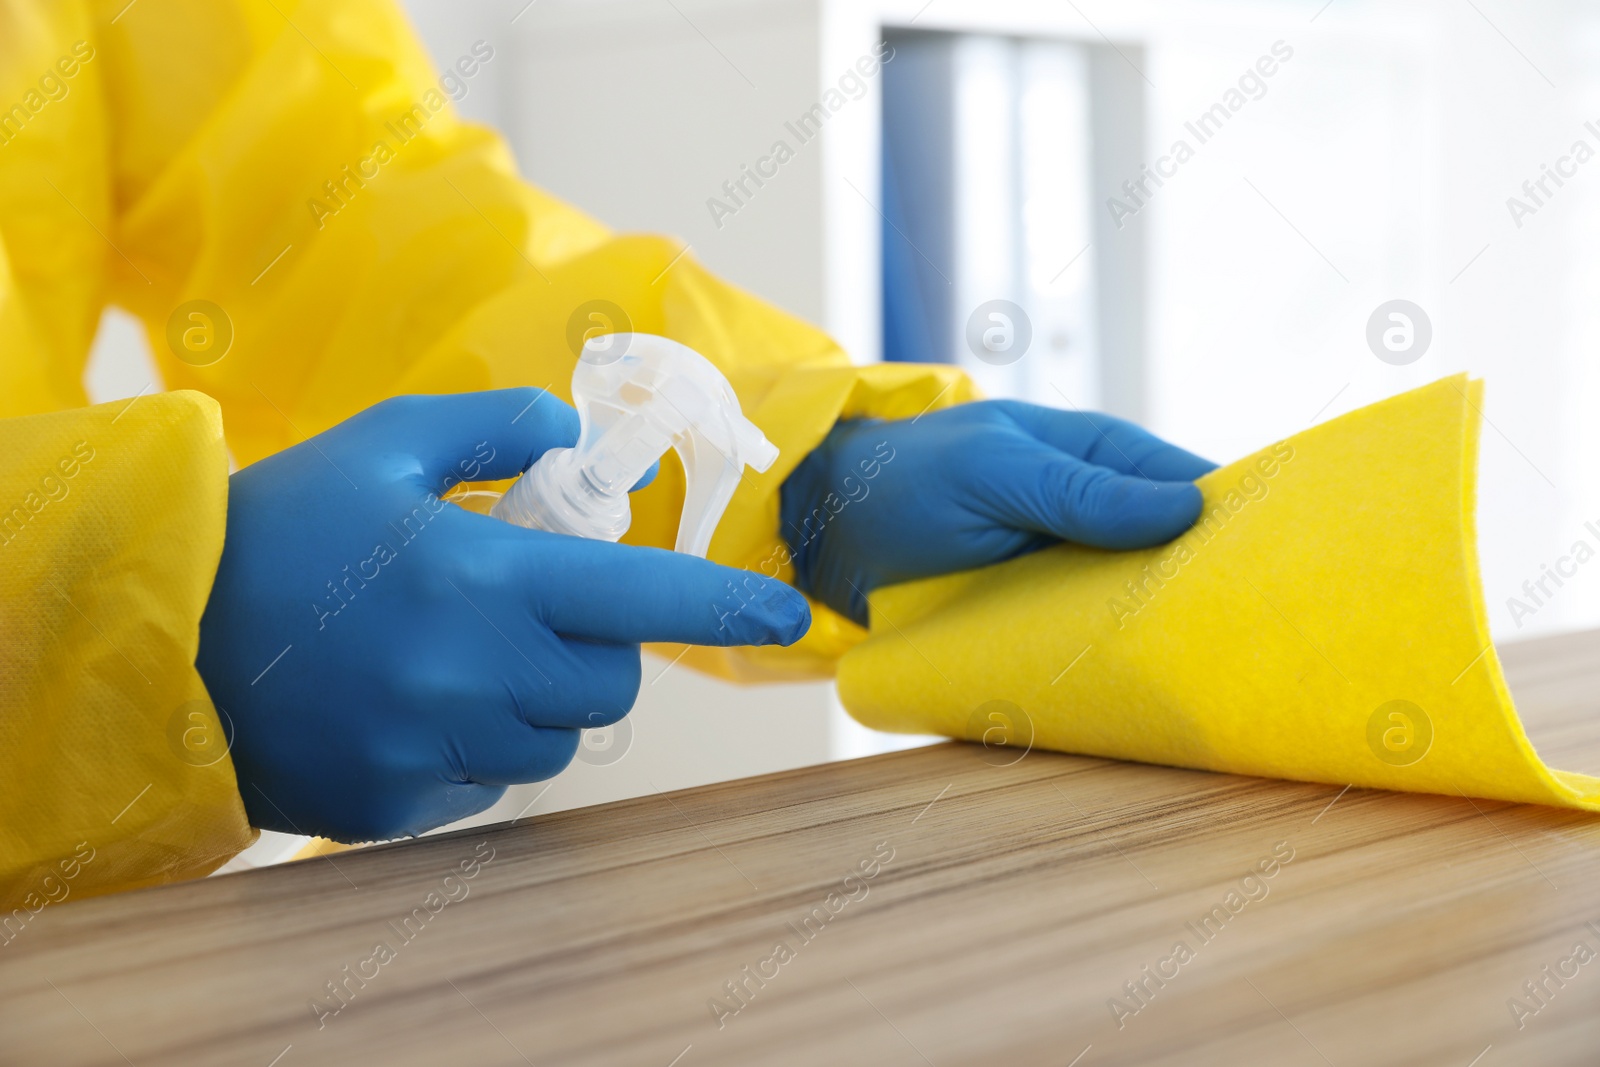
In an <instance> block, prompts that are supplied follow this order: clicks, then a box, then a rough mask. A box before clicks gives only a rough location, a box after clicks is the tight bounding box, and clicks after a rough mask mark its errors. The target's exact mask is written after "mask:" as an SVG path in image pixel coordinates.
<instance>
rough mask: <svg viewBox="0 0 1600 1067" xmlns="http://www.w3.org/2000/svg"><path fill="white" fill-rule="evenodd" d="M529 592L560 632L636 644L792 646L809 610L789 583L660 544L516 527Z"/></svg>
mask: <svg viewBox="0 0 1600 1067" xmlns="http://www.w3.org/2000/svg"><path fill="white" fill-rule="evenodd" d="M516 533H517V534H519V535H521V536H519V537H517V538H515V540H514V542H513V543H512V544H511V545H509V546H508V547H510V548H511V549H512V550H513V551H515V552H517V554H518V556H519V557H520V561H521V566H519V567H516V568H514V571H513V573H520V574H522V575H523V580H525V581H526V582H527V590H528V594H529V596H531V597H534V598H535V600H536V607H537V610H538V611H539V612H540V613H541V615H542V616H543V618H544V620H545V622H546V623H547V624H548V625H549V626H550V628H551V629H553V630H555V631H556V632H557V633H560V634H563V635H564V636H567V637H583V638H588V639H590V640H594V641H611V642H617V643H623V644H642V643H644V642H647V641H671V642H682V643H684V644H691V645H719V646H727V645H774V644H776V645H790V644H793V643H794V642H795V641H798V640H799V639H800V638H801V637H802V636H803V635H804V634H805V632H806V630H807V629H809V628H810V625H811V609H810V606H809V605H808V604H807V603H806V599H805V597H803V596H801V595H800V593H799V592H798V591H796V590H795V589H794V588H792V587H791V586H789V585H787V584H785V583H784V582H780V581H778V580H777V579H775V578H768V577H766V576H764V575H760V574H756V573H755V572H753V571H742V570H736V569H734V568H732V567H724V566H721V565H720V564H716V563H711V562H709V561H707V560H703V559H699V558H697V557H695V556H687V555H684V554H682V553H678V552H670V551H667V550H666V549H660V548H644V547H640V546H637V545H622V544H612V543H610V542H607V541H588V540H584V539H582V538H576V537H565V536H562V535H559V534H548V533H543V532H541V531H537V530H517V531H516Z"/></svg>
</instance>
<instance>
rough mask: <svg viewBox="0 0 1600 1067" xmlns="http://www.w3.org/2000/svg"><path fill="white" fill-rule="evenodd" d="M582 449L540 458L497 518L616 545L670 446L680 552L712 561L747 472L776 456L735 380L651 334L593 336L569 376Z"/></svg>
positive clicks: (694, 354) (499, 505) (765, 466)
mask: <svg viewBox="0 0 1600 1067" xmlns="http://www.w3.org/2000/svg"><path fill="white" fill-rule="evenodd" d="M572 403H573V406H574V407H576V408H577V409H578V420H579V433H578V444H577V446H576V447H574V448H553V449H551V450H550V451H548V452H546V453H545V454H544V455H543V456H541V457H540V458H539V459H538V461H537V462H535V463H534V465H533V466H532V467H529V468H528V470H527V472H526V473H525V474H523V476H522V477H521V478H518V479H517V480H516V481H515V482H514V483H512V486H511V488H510V489H509V490H507V492H506V494H505V495H504V496H503V497H501V498H500V500H499V501H498V502H497V503H496V504H495V505H494V508H493V509H492V511H491V512H490V514H492V515H494V516H495V517H496V518H499V519H504V520H506V521H507V522H513V523H516V524H517V525H518V526H526V527H529V528H530V529H535V530H548V531H550V532H551V533H562V534H572V535H574V536H577V537H588V538H594V539H596V540H602V541H615V540H617V539H618V538H620V537H621V536H622V535H623V534H624V533H626V532H627V530H628V525H629V523H631V522H632V521H633V515H632V512H631V511H630V509H629V506H628V490H629V489H631V488H633V486H634V484H635V483H636V482H638V480H639V479H640V478H641V477H643V476H644V473H645V471H647V470H649V469H650V464H652V463H654V462H655V461H656V460H657V459H659V458H660V457H661V456H662V455H663V454H665V452H666V451H667V449H668V448H673V449H676V450H677V453H678V458H679V459H681V460H682V461H683V473H684V477H685V483H686V490H685V493H684V500H683V517H682V519H681V520H680V521H679V523H678V543H677V545H676V546H675V547H676V548H677V550H678V551H679V552H685V553H688V554H689V555H691V556H700V557H702V558H704V557H705V554H706V551H707V550H708V549H709V548H710V547H711V535H712V533H713V532H714V531H715V530H716V528H717V523H718V522H719V521H720V520H721V518H722V512H723V511H724V509H726V508H727V506H728V501H729V500H730V499H732V497H733V491H734V490H735V489H736V488H738V485H739V479H740V478H741V477H743V476H744V468H745V467H747V466H748V467H752V468H754V469H755V470H757V471H765V470H767V469H768V468H769V467H771V466H772V464H773V462H774V461H776V460H777V458H778V449H777V447H776V446H775V445H773V444H772V442H771V441H768V440H767V438H766V436H765V435H764V434H762V432H761V430H760V429H759V428H758V427H757V426H756V425H755V424H754V423H752V422H751V421H750V420H749V419H747V418H745V417H744V415H743V413H742V412H741V411H740V409H739V398H738V397H737V396H735V395H734V392H733V387H732V386H730V385H729V384H728V379H726V378H724V377H723V376H722V372H721V371H719V370H717V368H716V367H715V366H713V365H712V364H711V362H710V361H709V360H707V359H706V358H705V357H704V356H702V355H700V354H699V353H698V352H696V351H694V350H693V349H691V348H687V347H685V346H684V345H681V344H679V343H678V342H676V341H670V340H668V339H667V338H665V337H657V336H655V335H653V334H646V333H613V334H602V335H598V336H595V337H591V338H589V340H588V341H587V342H585V343H584V346H583V354H582V355H581V356H580V358H579V360H578V366H577V368H576V369H575V370H574V371H573V372H572Z"/></svg>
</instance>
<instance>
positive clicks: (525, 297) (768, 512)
mask: <svg viewBox="0 0 1600 1067" xmlns="http://www.w3.org/2000/svg"><path fill="white" fill-rule="evenodd" d="M119 7H120V5H119V4H117V3H108V4H106V5H105V6H103V7H102V8H100V11H101V13H102V17H103V18H105V19H107V20H109V17H110V15H111V14H112V13H114V12H115V11H116V10H117V9H118V8H119ZM102 32H103V34H104V41H105V45H104V52H105V54H106V58H105V61H104V64H103V68H104V70H105V72H106V76H107V78H108V79H109V81H110V87H109V89H108V91H107V94H106V96H107V99H108V101H110V106H111V108H112V112H113V114H112V121H111V123H110V126H111V128H113V129H115V130H117V131H119V134H120V139H119V140H118V141H117V142H116V146H115V151H114V153H113V167H114V172H115V175H116V178H115V183H114V185H115V189H116V195H115V199H116V200H117V201H118V202H121V203H125V204H126V205H127V208H126V211H125V212H124V213H123V215H122V218H121V220H120V230H119V233H120V237H121V247H122V249H123V250H124V251H125V252H126V253H127V256H128V262H126V263H122V262H120V261H113V263H112V266H113V268H115V279H116V282H115V285H116V293H117V296H118V298H119V299H120V300H121V301H122V302H123V303H124V304H126V305H128V306H130V307H133V308H135V309H137V310H138V312H139V314H140V315H141V316H142V317H143V318H144V320H145V322H146V325H147V328H148V330H149V332H150V336H151V342H152V346H153V347H154V348H155V349H156V350H157V352H158V354H159V357H160V359H161V369H162V374H163V377H164V379H165V380H166V382H167V383H168V384H169V385H172V386H178V387H189V388H195V389H200V390H203V391H204V392H206V393H208V394H209V395H211V396H214V397H216V398H217V399H218V400H219V401H220V403H221V404H222V407H223V411H224V413H225V415H226V426H227V434H228V443H229V445H230V446H231V447H232V449H233V452H234V455H235V457H236V458H237V459H238V460H239V462H241V463H247V462H250V461H251V460H254V459H257V458H259V457H261V456H264V455H267V454H270V453H272V452H274V451H277V450H278V449H281V448H283V447H285V446H287V445H290V444H292V443H294V442H296V441H298V440H301V439H302V438H303V437H304V436H306V435H309V434H313V433H316V432H318V431H320V430H323V429H326V428H327V427H329V426H331V425H333V424H335V423H337V422H339V421H341V420H343V419H345V418H347V417H349V416H350V415H352V414H354V413H355V412H357V411H359V410H361V409H362V408H365V407H367V406H368V405H370V404H372V403H375V402H376V401H378V400H381V399H383V398H384V397H386V396H390V395H393V394H395V393H403V392H461V391H466V390H473V389H492V388H501V387H506V386H513V385H534V386H539V387H545V388H549V389H550V390H551V391H552V392H554V393H556V394H558V395H560V396H562V397H563V398H567V399H570V397H569V395H568V394H569V385H570V381H571V376H572V368H573V366H574V363H575V360H576V351H577V347H578V344H580V343H581V339H582V333H583V330H584V329H586V328H590V327H592V326H596V325H600V324H606V323H610V324H612V325H615V326H622V325H627V326H631V328H633V329H635V330H642V331H647V332H652V333H660V334H664V335H666V336H668V337H672V338H674V339H676V340H679V341H682V342H683V343H685V344H687V345H689V346H690V347H692V348H695V349H696V350H698V351H700V352H701V353H702V354H704V355H705V356H707V357H708V358H709V359H711V360H713V361H714V362H716V363H717V364H718V365H719V366H720V367H721V368H722V370H723V371H724V372H725V373H726V374H727V375H728V377H729V379H730V381H731V382H732V383H733V386H734V389H735V391H736V392H737V393H738V395H739V398H740V401H741V403H742V405H743V407H744V409H745V412H746V414H747V415H749V416H750V417H751V418H752V419H753V420H754V421H755V422H756V423H757V425H759V426H761V427H762V429H763V430H764V431H765V432H766V434H767V436H768V437H769V438H770V439H771V440H772V441H773V442H774V443H775V444H777V445H778V446H779V448H780V449H781V450H782V456H781V458H780V460H779V462H778V463H777V465H776V466H775V467H774V468H773V469H772V470H770V471H768V472H767V473H766V474H765V475H762V476H759V477H757V476H754V475H753V473H752V474H749V475H748V476H747V477H746V479H745V481H744V483H743V484H742V485H741V487H740V489H739V491H738V493H737V494H736V495H735V497H734V499H733V502H732V504H731V505H730V507H729V510H728V513H727V516H726V518H725V519H724V520H723V524H722V527H721V529H720V530H719V531H718V536H717V538H716V540H715V541H714V542H713V545H712V551H711V556H712V558H713V559H716V560H718V561H719V562H723V563H728V564H731V565H734V566H739V567H748V568H758V569H764V570H766V571H767V573H769V574H772V575H775V576H780V577H785V578H789V577H792V572H791V569H790V568H789V567H788V565H787V561H786V558H785V556H786V553H785V550H784V548H783V543H782V539H781V538H780V536H779V532H778V496H777V494H778V489H779V487H780V486H781V485H782V483H783V479H784V477H785V476H786V475H787V474H788V472H789V471H790V470H792V469H793V468H794V466H795V465H796V464H798V463H799V462H800V460H801V459H803V458H804V456H805V455H806V454H807V453H808V452H809V451H810V450H811V448H813V447H814V446H815V445H816V444H817V443H818V442H819V441H820V440H821V439H822V437H823V436H824V435H825V434H826V433H827V431H828V430H829V428H831V427H832V425H833V423H834V421H835V420H836V419H838V418H840V417H853V416H866V415H877V416H884V417H895V416H904V417H909V416H913V415H916V414H917V413H918V412H920V411H922V410H926V409H928V408H930V407H934V406H943V405H948V404H952V403H956V402H958V401H962V400H967V399H971V397H972V395H973V392H972V387H971V385H970V383H969V382H968V381H967V379H966V378H965V377H964V376H963V375H961V374H960V373H959V372H958V371H956V370H954V369H952V368H949V367H929V366H911V365H900V366H874V367H859V368H858V367H855V366H852V365H851V363H850V361H849V359H848V358H847V357H846V356H845V354H844V353H843V352H842V351H841V350H840V349H839V348H838V347H837V346H836V345H834V344H833V343H832V342H831V341H829V340H828V338H827V337H826V336H825V335H823V334H822V333H821V332H820V331H819V330H817V329H815V328H812V327H810V326H808V325H806V324H805V323H802V322H800V321H798V320H797V319H795V318H793V317H791V316H788V315H786V314H784V313H782V312H780V311H778V310H776V309H775V308H773V307H771V306H769V305H767V304H765V303H763V302H762V301H760V300H757V299H755V298H754V297H751V296H749V295H747V294H745V293H743V292H740V291H739V290H738V289H736V288H734V287H732V286H730V285H727V284H725V283H723V282H720V281H718V280H717V279H716V278H714V277H712V276H711V275H710V274H708V273H707V272H706V271H705V270H703V269H702V268H701V267H699V265H698V264H696V263H695V261H694V260H693V258H692V257H691V256H689V255H686V254H684V252H685V250H684V249H683V247H682V246H681V245H680V244H679V243H677V242H675V241H671V240H668V239H663V238H656V237H627V236H620V237H619V236H613V235H611V234H610V233H608V231H607V230H606V229H605V228H604V227H603V226H601V225H600V224H599V223H597V222H594V221H593V220H591V219H588V218H587V217H585V216H584V215H582V214H581V213H579V212H578V211H576V210H574V209H573V208H571V207H568V206H566V205H564V204H561V203H559V202H557V201H555V200H554V199H552V198H550V197H549V196H546V195H545V194H543V193H540V192H539V191H537V190H535V189H533V188H532V187H530V186H528V185H527V184H526V183H524V182H522V181H521V180H520V179H519V178H518V176H517V173H516V169H515V165H514V163H513V161H512V158H511V155H510V153H509V151H508V150H507V148H506V146H505V144H504V143H503V142H502V141H501V140H500V139H499V138H498V137H496V136H494V135H493V134H491V133H489V132H488V131H485V130H483V129H481V128H478V127H474V126H471V125H469V124H465V123H463V122H461V121H460V120H459V119H458V118H457V117H456V116H455V114H454V112H453V110H452V107H451V103H450V99H449V98H450V95H451V93H452V92H458V91H460V87H461V86H463V85H465V86H467V87H468V91H470V85H471V79H472V78H473V77H483V76H485V75H484V73H483V68H484V67H486V66H489V65H492V64H494V63H496V62H506V61H507V60H505V59H503V58H497V56H496V53H495V50H494V46H493V43H492V42H487V41H483V42H478V43H477V44H475V45H474V46H472V48H471V51H470V53H469V54H467V55H464V56H462V57H460V58H459V59H456V58H455V57H447V58H449V59H450V61H451V62H450V65H451V67H452V69H453V71H454V72H455V73H454V75H453V76H452V77H451V78H450V79H448V80H447V79H442V78H441V77H440V76H439V74H438V73H437V71H435V70H434V68H433V67H432V66H431V64H430V63H429V61H428V59H427V57H426V56H425V55H424V53H423V52H422V50H421V48H420V46H419V45H418V43H417V41H416V40H415V37H414V35H413V33H412V32H411V30H410V28H409V26H408V25H407V23H406V22H405V20H404V18H403V17H402V15H401V14H400V13H399V11H398V9H397V8H396V6H395V5H394V4H393V3H392V2H390V0H341V2H338V3H316V4H311V3H306V4H295V3H287V2H277V3H273V4H269V3H265V2H261V3H248V2H239V3H231V4H217V3H216V2H215V0H168V2H166V3H164V4H163V5H159V6H156V7H153V8H152V9H151V10H150V11H148V12H140V11H133V12H129V13H128V15H127V16H126V17H123V18H120V19H118V20H117V21H116V22H115V23H111V22H109V21H106V22H105V23H103V25H102ZM197 54H204V55H206V56H208V57H209V58H208V59H207V60H206V61H205V62H204V63H202V64H201V65H200V66H199V67H197V68H195V69H190V67H191V65H192V64H193V63H194V57H195V56H196V55H197ZM469 70H470V71H473V72H474V73H473V74H471V75H468V74H466V73H463V72H465V71H469ZM174 71H178V72H181V74H180V77H179V79H178V81H177V82H176V83H175V82H174V81H173V77H174V73H173V72H174ZM180 89H181V97H182V98H181V99H179V98H178V97H179V95H180ZM197 100H201V101H216V102H217V103H216V105H215V106H214V107H212V108H209V109H206V108H202V107H200V106H199V104H197V103H196V101H197ZM196 300H204V301H206V302H208V303H209V304H210V305H214V307H215V308H216V309H217V314H218V322H219V324H224V323H225V325H223V326H219V328H222V329H225V330H226V332H227V333H228V334H231V343H230V345H229V347H228V349H227V351H226V354H225V355H222V356H220V358H218V356H217V350H216V349H215V348H209V349H206V350H205V351H202V352H199V353H194V352H188V351H186V350H185V346H184V344H183V341H182V338H183V334H182V327H183V325H184V323H186V322H188V321H190V320H188V319H186V318H185V317H184V316H183V315H182V314H180V315H179V318H178V320H177V322H176V324H175V325H173V314H174V312H175V311H178V312H183V310H184V309H185V308H186V307H187V306H188V305H189V302H191V301H196ZM597 308H600V309H610V310H601V311H598V312H597V311H596V309H597ZM617 310H620V313H621V314H620V316H619V315H617V314H616V311H617ZM619 318H620V319H621V320H624V321H618V322H615V323H612V322H611V320H613V319H619ZM169 326H172V329H171V330H169ZM212 359H215V361H214V362H208V361H210V360H212ZM197 364H205V365H197ZM664 467H665V468H666V469H665V471H664V476H663V477H662V478H661V479H660V480H659V482H658V483H657V484H656V485H655V486H653V487H652V488H651V489H650V490H648V491H646V492H644V493H642V494H639V495H638V497H637V498H636V500H635V502H634V512H635V519H634V528H633V530H632V531H631V532H630V535H629V537H628V540H630V541H633V542H636V543H649V544H657V545H666V546H670V545H671V544H672V542H673V539H674V532H675V529H676V524H677V516H678V510H679V508H680V506H681V500H682V492H683V482H682V476H681V471H679V470H678V468H677V466H676V464H675V463H674V462H673V460H672V457H669V460H668V462H667V463H666V464H664ZM815 607H816V608H817V610H816V624H815V625H814V627H813V629H812V633H811V634H810V635H809V636H808V637H807V638H806V639H805V640H804V641H803V642H801V644H800V645H799V646H797V647H796V648H793V649H788V650H762V651H751V650H737V651H710V650H698V649H697V650H694V651H693V652H692V653H691V654H690V655H689V657H687V658H686V660H685V662H689V663H691V664H694V665H697V666H699V667H701V668H703V669H708V670H713V671H716V672H719V673H722V674H724V675H728V676H735V677H747V678H758V677H767V678H772V677H793V676H804V675H818V674H824V675H825V674H827V673H829V672H831V670H832V665H833V663H834V661H835V660H836V659H837V658H838V656H839V655H841V654H842V653H843V652H844V651H845V650H846V649H847V648H848V647H850V646H851V645H852V644H854V643H855V642H856V641H857V640H859V639H860V638H861V637H862V636H864V633H863V631H861V630H860V629H859V628H858V627H855V626H854V625H853V624H850V623H849V622H847V621H846V620H844V619H843V618H841V617H838V616H835V615H833V614H832V613H831V612H829V611H827V610H826V609H824V608H822V607H821V606H820V605H816V606H815ZM667 651H668V654H669V655H673V654H676V651H677V650H676V649H669V650H667Z"/></svg>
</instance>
